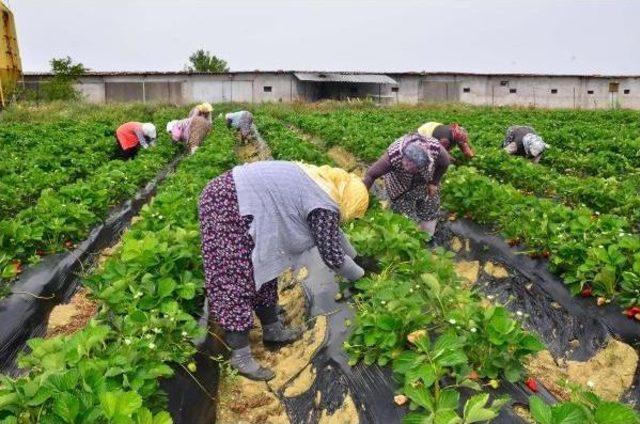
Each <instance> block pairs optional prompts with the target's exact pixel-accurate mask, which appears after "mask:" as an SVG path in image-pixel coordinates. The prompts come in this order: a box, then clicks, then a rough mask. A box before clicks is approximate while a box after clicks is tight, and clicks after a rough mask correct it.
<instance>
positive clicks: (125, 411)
mask: <svg viewBox="0 0 640 424" xmlns="http://www.w3.org/2000/svg"><path fill="white" fill-rule="evenodd" d="M100 405H102V408H103V409H104V412H105V415H106V416H107V418H111V419H115V418H117V417H130V416H131V414H133V413H134V412H135V411H136V410H137V409H138V408H140V407H141V406H142V398H141V397H140V395H139V394H137V393H136V392H123V391H122V390H118V391H114V392H104V393H101V394H100Z"/></svg>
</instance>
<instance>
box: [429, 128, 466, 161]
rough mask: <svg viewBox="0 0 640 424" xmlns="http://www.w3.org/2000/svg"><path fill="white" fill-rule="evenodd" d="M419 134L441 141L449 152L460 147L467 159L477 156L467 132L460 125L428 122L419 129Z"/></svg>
mask: <svg viewBox="0 0 640 424" xmlns="http://www.w3.org/2000/svg"><path fill="white" fill-rule="evenodd" d="M418 134H420V135H421V136H424V137H433V138H435V139H436V140H438V141H440V144H442V145H443V146H444V148H445V149H447V152H451V150H452V149H453V148H454V146H458V148H459V149H460V150H461V151H462V153H463V154H464V156H465V157H466V158H472V157H474V156H475V153H474V151H473V149H472V148H471V146H470V145H469V136H468V135H467V130H465V129H464V128H463V127H461V126H460V125H458V124H449V125H444V124H441V123H439V122H427V123H426V124H424V125H422V126H421V127H420V128H418ZM450 158H451V156H450Z"/></svg>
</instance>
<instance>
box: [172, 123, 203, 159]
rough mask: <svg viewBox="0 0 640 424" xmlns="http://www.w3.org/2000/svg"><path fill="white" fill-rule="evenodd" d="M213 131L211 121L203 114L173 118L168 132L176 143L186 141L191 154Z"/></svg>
mask: <svg viewBox="0 0 640 424" xmlns="http://www.w3.org/2000/svg"><path fill="white" fill-rule="evenodd" d="M210 131H211V121H209V120H207V118H205V117H203V116H201V115H195V116H193V117H191V118H185V119H180V120H173V121H171V122H169V123H168V124H167V132H168V133H169V134H170V135H171V139H172V140H173V141H174V142H176V143H184V144H185V146H186V148H187V150H188V151H189V153H190V154H193V153H195V151H196V150H198V148H199V147H200V146H201V145H202V142H203V141H204V139H205V138H206V137H207V135H209V132H210Z"/></svg>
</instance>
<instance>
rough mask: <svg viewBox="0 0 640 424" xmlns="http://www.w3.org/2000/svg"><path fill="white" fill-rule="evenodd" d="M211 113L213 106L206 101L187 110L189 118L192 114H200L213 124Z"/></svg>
mask: <svg viewBox="0 0 640 424" xmlns="http://www.w3.org/2000/svg"><path fill="white" fill-rule="evenodd" d="M212 113H213V106H211V105H210V104H209V103H206V102H205V103H200V104H199V105H196V107H194V108H193V109H191V112H189V118H193V117H194V116H201V117H203V118H204V119H206V120H207V121H209V123H210V124H213V119H212V117H211V114H212Z"/></svg>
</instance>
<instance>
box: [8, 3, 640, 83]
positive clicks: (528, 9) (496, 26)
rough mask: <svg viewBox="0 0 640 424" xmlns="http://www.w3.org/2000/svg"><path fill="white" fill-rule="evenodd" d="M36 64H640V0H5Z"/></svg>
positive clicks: (543, 69)
mask: <svg viewBox="0 0 640 424" xmlns="http://www.w3.org/2000/svg"><path fill="white" fill-rule="evenodd" d="M5 3H6V4H7V5H8V6H9V7H10V8H11V9H12V11H13V12H14V16H15V19H16V26H17V30H18V43H19V46H20V54H21V57H22V63H23V69H24V70H25V71H46V70H48V69H49V60H50V59H51V58H53V57H63V56H67V55H68V56H71V57H72V58H73V59H74V60H75V61H78V62H81V63H83V64H84V65H85V66H86V67H88V68H90V69H91V70H94V71H179V70H182V69H184V66H185V64H186V63H187V61H188V57H189V55H190V54H191V53H192V52H194V51H195V50H197V49H200V48H202V49H205V50H209V51H210V52H211V53H213V54H215V55H217V56H218V57H221V58H223V59H225V60H226V61H227V62H228V63H229V66H230V68H231V70H232V71H243V70H244V71H249V70H256V69H259V70H326V71H371V72H405V71H432V72H433V71H451V72H477V73H501V72H502V73H512V72H515V73H548V74H603V75H630V74H635V75H638V74H640V51H639V50H640V49H639V47H640V24H638V17H639V16H640V1H636V0H616V1H614V0H609V1H607V0H601V1H589V0H511V1H497V0H433V1H430V0H423V1H417V0H396V1H390V0H388V1H382V0H323V1H320V0H306V1H305V0H297V1H295V0H275V1H274V0H262V1H260V0H228V1H213V0H212V1H203V0H173V1H168V0H153V1H151V0H109V1H106V0H100V1H99V0H56V1H51V0H5Z"/></svg>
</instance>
